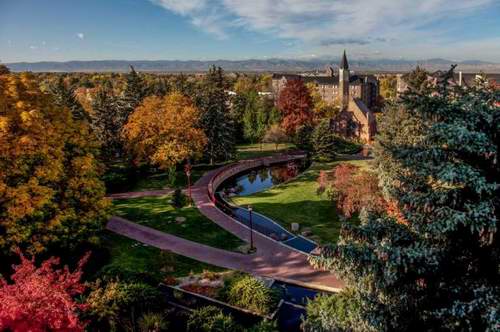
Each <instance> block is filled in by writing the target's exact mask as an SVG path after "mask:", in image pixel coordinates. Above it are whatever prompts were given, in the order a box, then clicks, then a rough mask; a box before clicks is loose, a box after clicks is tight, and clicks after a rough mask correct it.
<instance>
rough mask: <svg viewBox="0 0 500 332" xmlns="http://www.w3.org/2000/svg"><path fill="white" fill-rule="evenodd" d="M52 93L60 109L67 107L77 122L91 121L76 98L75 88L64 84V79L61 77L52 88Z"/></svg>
mask: <svg viewBox="0 0 500 332" xmlns="http://www.w3.org/2000/svg"><path fill="white" fill-rule="evenodd" d="M50 92H51V93H52V95H53V96H54V101H55V103H56V105H57V106H59V107H67V108H68V109H69V110H70V112H71V114H72V115H73V118H74V119H75V120H84V119H85V120H87V121H90V117H89V115H88V114H87V112H85V110H84V109H83V107H82V105H81V104H80V102H79V101H78V100H77V99H76V96H75V87H74V86H70V87H67V86H66V84H65V83H64V77H63V76H59V78H58V80H57V82H56V83H55V84H52V85H51V86H50Z"/></svg>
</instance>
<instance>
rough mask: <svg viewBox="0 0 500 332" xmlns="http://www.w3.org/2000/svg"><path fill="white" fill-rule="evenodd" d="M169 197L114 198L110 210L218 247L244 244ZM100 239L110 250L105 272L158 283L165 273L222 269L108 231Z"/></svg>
mask: <svg viewBox="0 0 500 332" xmlns="http://www.w3.org/2000/svg"><path fill="white" fill-rule="evenodd" d="M170 199H171V196H169V195H167V196H163V197H146V198H134V199H127V200H115V201H113V209H114V211H113V213H114V214H115V215H119V216H122V217H124V218H127V219H128V220H130V221H133V222H136V223H139V224H142V225H145V226H148V227H152V228H155V229H158V230H160V231H163V232H165V233H169V234H173V235H177V236H180V237H182V238H185V239H188V240H192V241H196V242H199V243H203V244H207V245H210V246H213V247H217V248H221V249H226V250H236V249H237V248H238V247H239V246H241V245H243V244H244V242H243V241H241V240H240V239H239V238H237V237H236V236H234V235H232V234H231V233H229V232H227V231H225V230H224V229H222V228H220V227H219V226H217V225H216V224H214V223H213V222H211V221H210V220H208V219H207V218H206V217H205V216H203V215H202V214H201V213H200V212H199V211H198V210H197V209H196V208H193V207H184V208H181V209H176V208H174V207H172V205H171V204H170V203H169V200H170ZM176 217H184V218H186V221H185V222H183V223H181V224H179V223H177V222H176V221H175V218H176ZM103 242H104V244H105V247H106V248H107V249H108V251H109V253H110V261H109V262H108V264H107V265H105V266H104V267H103V268H102V269H101V271H100V273H101V274H104V275H113V276H117V277H119V278H122V279H129V280H130V279H132V280H144V279H145V280H149V281H150V282H152V283H157V282H160V281H162V280H164V278H165V277H167V276H173V277H180V276H186V275H188V274H189V273H191V272H193V273H200V272H202V271H203V270H208V271H216V272H218V271H223V270H224V269H222V268H219V267H215V266H212V265H209V264H205V263H202V262H199V261H196V260H193V259H190V258H187V257H184V256H180V255H176V254H173V253H171V252H168V251H162V250H160V249H157V248H154V247H151V246H146V245H143V244H142V243H139V242H137V241H135V240H131V239H128V238H126V237H124V236H120V235H117V234H113V233H111V232H107V233H106V234H105V236H104V241H103Z"/></svg>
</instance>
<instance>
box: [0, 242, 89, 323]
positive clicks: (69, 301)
mask: <svg viewBox="0 0 500 332" xmlns="http://www.w3.org/2000/svg"><path fill="white" fill-rule="evenodd" d="M18 252H19V251H18ZM19 256H20V258H21V263H20V264H19V265H16V266H14V274H12V276H11V277H10V279H11V281H12V282H11V283H9V282H7V281H6V280H5V279H2V278H0V330H2V331H39V332H42V331H61V332H62V331H84V328H85V325H86V324H85V323H84V322H82V321H81V319H80V318H79V314H81V313H82V312H84V311H86V310H87V306H86V305H85V304H80V303H78V302H77V301H76V300H75V296H77V295H80V294H82V293H83V292H84V291H85V286H84V284H82V283H81V281H80V279H81V276H82V267H83V265H84V264H85V262H86V261H87V259H88V255H86V256H84V257H83V258H82V259H81V260H80V262H79V263H78V265H77V268H76V269H75V270H74V271H73V272H70V271H69V269H68V267H67V266H65V267H64V268H62V269H56V267H57V266H58V265H59V259H58V258H54V257H52V258H49V259H48V260H46V261H44V262H42V263H41V265H40V267H36V266H35V260H34V258H32V259H27V258H26V257H24V256H23V255H22V254H21V253H20V252H19Z"/></svg>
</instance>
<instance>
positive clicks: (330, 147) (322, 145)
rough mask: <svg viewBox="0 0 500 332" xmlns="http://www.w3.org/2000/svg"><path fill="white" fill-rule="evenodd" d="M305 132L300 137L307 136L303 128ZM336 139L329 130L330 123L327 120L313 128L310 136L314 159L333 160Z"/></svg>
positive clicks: (305, 129) (305, 145) (305, 146)
mask: <svg viewBox="0 0 500 332" xmlns="http://www.w3.org/2000/svg"><path fill="white" fill-rule="evenodd" d="M299 128H302V127H299ZM302 130H304V131H305V132H303V133H301V135H307V127H306V128H303V129H302ZM336 141H337V138H336V136H335V134H334V132H333V130H332V129H331V128H330V121H329V120H327V119H324V120H321V122H320V123H319V124H318V125H317V126H316V128H314V130H313V132H312V135H311V144H312V147H313V150H314V156H315V158H317V159H319V160H325V161H327V160H333V159H334V158H335V145H336V144H335V143H336ZM304 143H305V144H304V148H307V139H306V138H305V142H304Z"/></svg>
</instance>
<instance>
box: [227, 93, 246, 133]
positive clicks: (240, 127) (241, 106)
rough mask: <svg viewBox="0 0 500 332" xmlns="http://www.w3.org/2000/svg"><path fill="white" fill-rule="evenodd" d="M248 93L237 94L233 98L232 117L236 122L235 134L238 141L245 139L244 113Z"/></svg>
mask: <svg viewBox="0 0 500 332" xmlns="http://www.w3.org/2000/svg"><path fill="white" fill-rule="evenodd" d="M246 103H247V100H246V95H244V94H240V93H238V94H236V95H234V96H233V97H232V98H231V110H230V113H231V118H232V119H233V123H234V135H235V137H236V140H237V141H238V142H243V141H244V135H245V130H244V114H245V108H246Z"/></svg>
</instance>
